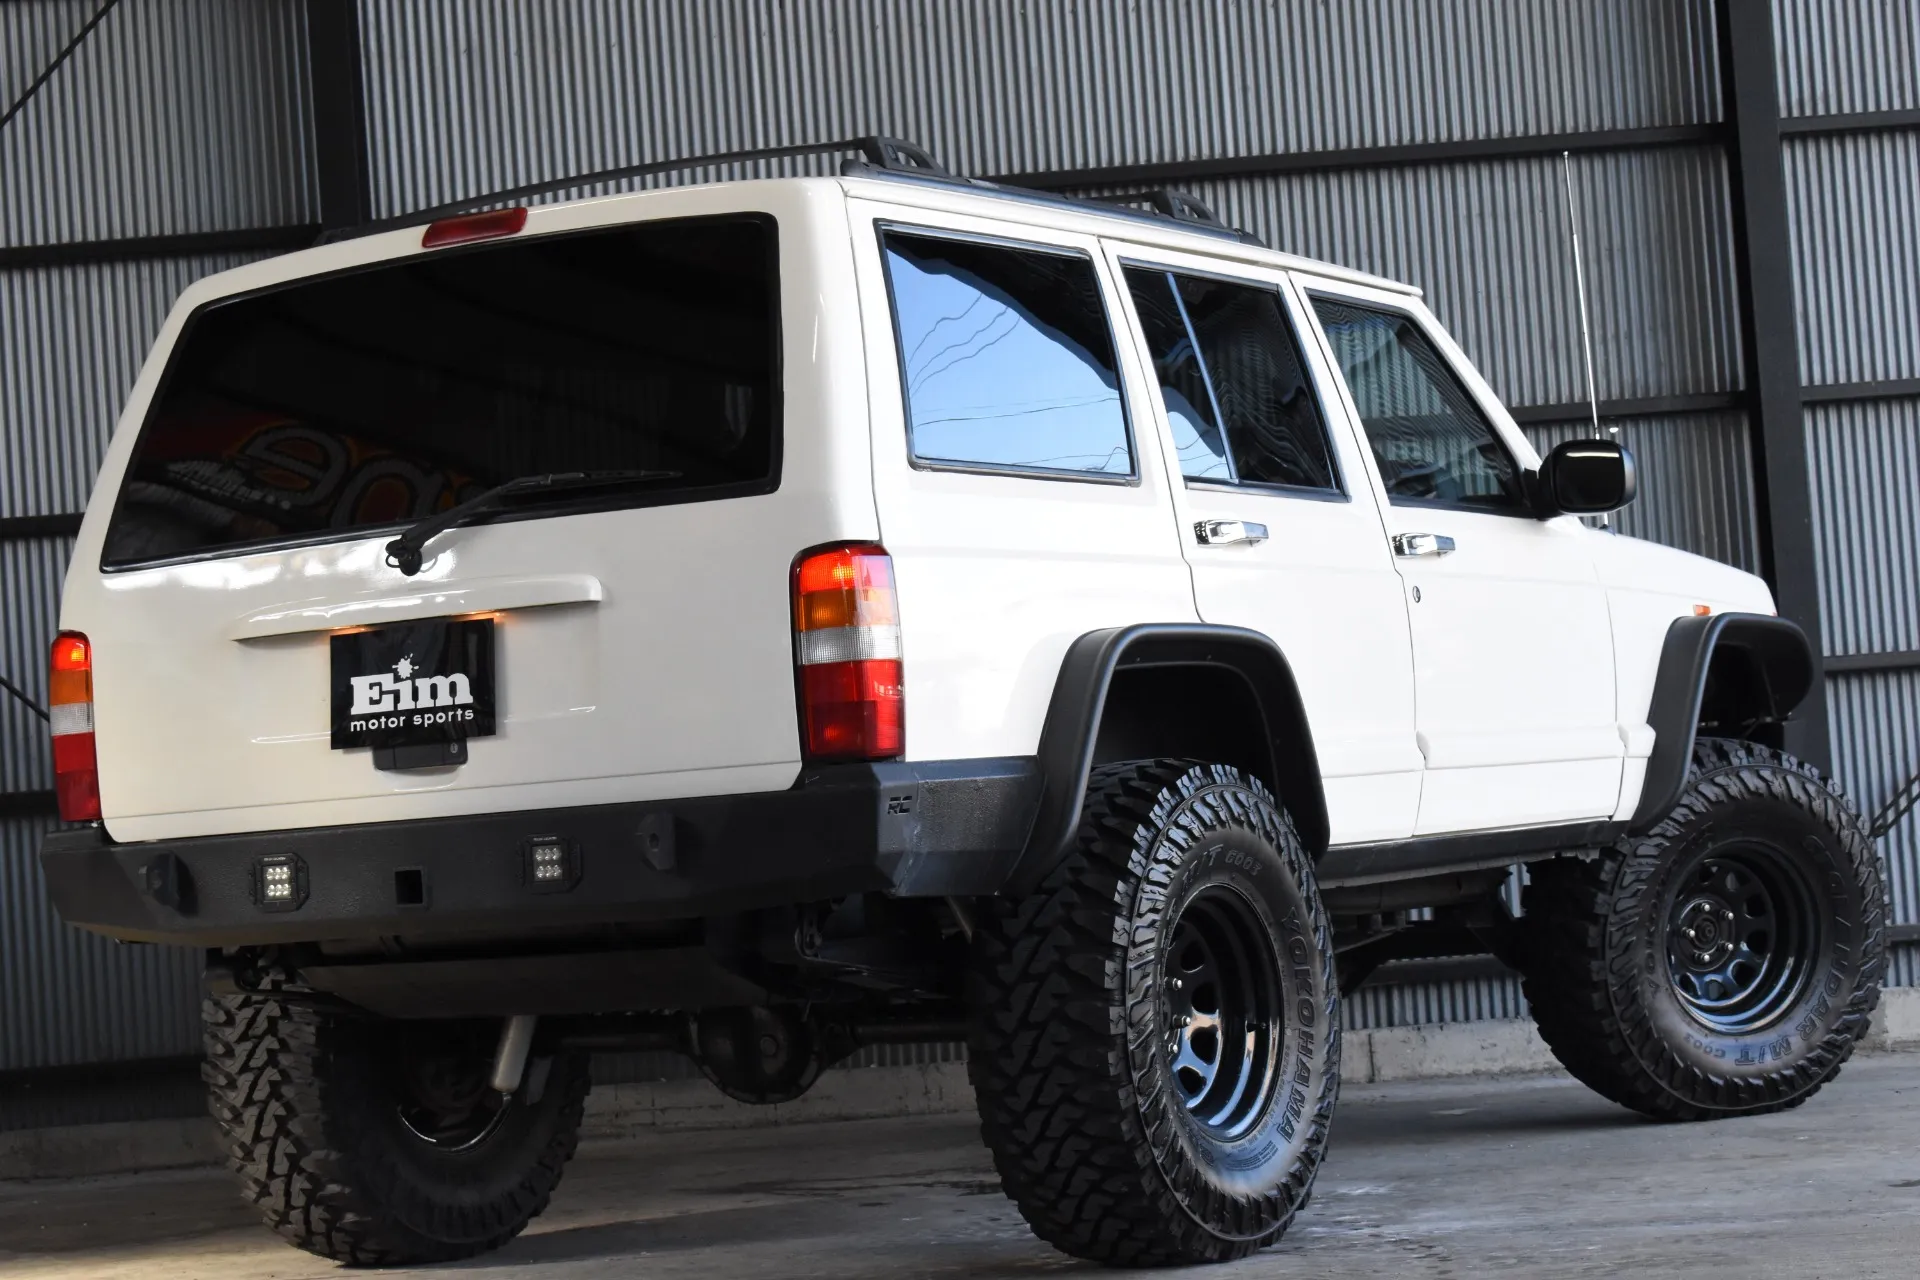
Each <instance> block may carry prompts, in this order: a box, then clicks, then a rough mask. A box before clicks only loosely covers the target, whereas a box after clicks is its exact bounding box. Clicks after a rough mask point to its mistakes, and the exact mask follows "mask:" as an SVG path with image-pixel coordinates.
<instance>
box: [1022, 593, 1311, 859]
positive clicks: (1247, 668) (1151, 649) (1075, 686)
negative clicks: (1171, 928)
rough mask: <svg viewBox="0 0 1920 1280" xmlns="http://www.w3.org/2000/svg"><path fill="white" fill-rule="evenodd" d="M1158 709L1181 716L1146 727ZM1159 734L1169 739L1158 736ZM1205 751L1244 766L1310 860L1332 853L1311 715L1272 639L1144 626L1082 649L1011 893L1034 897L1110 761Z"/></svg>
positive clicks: (1239, 631)
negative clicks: (1091, 778)
mask: <svg viewBox="0 0 1920 1280" xmlns="http://www.w3.org/2000/svg"><path fill="white" fill-rule="evenodd" d="M1236 691H1237V692H1238V693H1239V694H1241V695H1242V696H1241V697H1239V698H1237V699H1234V700H1232V701H1226V700H1224V699H1223V698H1222V699H1221V700H1217V701H1214V702H1211V703H1209V702H1207V701H1205V700H1204V698H1203V697H1200V696H1194V695H1204V694H1208V693H1211V694H1213V695H1215V696H1216V698H1221V696H1222V695H1231V694H1232V693H1234V692H1236ZM1182 694H1185V695H1188V696H1181V695H1182ZM1156 698H1159V699H1164V703H1163V704H1161V703H1156V702H1155V699H1156ZM1152 705H1167V706H1172V707H1175V708H1177V709H1176V710H1175V711H1174V713H1173V714H1172V715H1171V717H1170V718H1167V719H1159V718H1157V717H1156V719H1155V721H1153V722H1151V723H1143V722H1142V720H1141V715H1140V713H1141V711H1142V709H1143V708H1145V707H1147V706H1152ZM1156 725H1157V726H1158V727H1160V728H1162V729H1164V733H1155V732H1153V730H1154V728H1155V726H1156ZM1202 748H1210V749H1212V750H1213V751H1215V752H1219V753H1222V754H1224V756H1225V757H1227V758H1221V755H1220V754H1215V755H1209V756H1208V757H1207V758H1209V759H1210V760H1211V761H1212V762H1213V763H1219V764H1234V765H1238V766H1240V767H1242V768H1244V769H1246V770H1247V771H1248V772H1250V773H1252V774H1254V775H1256V776H1258V777H1260V778H1261V780H1262V781H1264V782H1266V783H1267V784H1268V785H1269V786H1271V787H1272V788H1273V789H1274V791H1275V793H1276V794H1277V795H1278V796H1280V798H1281V800H1282V802H1283V803H1284V804H1285V805H1286V807H1287V811H1288V813H1289V814H1290V816H1291V817H1292V818H1293V822H1294V827H1295V829H1296V830H1297V831H1298V832H1299V834H1300V838H1301V840H1302V841H1303V842H1304V843H1305V844H1306V846H1307V848H1308V850H1309V851H1310V852H1311V853H1312V855H1313V856H1314V857H1315V858H1318V857H1319V855H1320V854H1321V853H1323V852H1325V850H1326V847H1327V810H1326V799H1325V795H1324V793H1323V791H1322V789H1321V783H1320V765H1319V759H1318V757H1317V756H1316V754H1315V752H1314V747H1313V736H1312V732H1311V730H1310V727H1309V726H1308V723H1307V716H1306V708H1305V705H1304V703H1303V702H1302V701H1301V698H1300V689H1299V685H1298V683H1297V682H1296V681H1295V679H1294V676H1293V669H1292V667H1291V666H1290V665H1289V664H1288V662H1287V659H1286V656H1285V655H1284V654H1283V653H1281V651H1280V649H1279V646H1277V645H1275V644H1274V642H1273V641H1272V640H1271V639H1270V638H1268V637H1267V636H1264V635H1262V634H1260V633H1259V632H1257V631H1250V630H1246V629H1244V628H1240V627H1225V626H1207V625H1204V624H1190V623H1146V624H1138V625H1134V626H1128V627H1115V628H1110V629H1107V630H1102V631H1091V632H1088V633H1087V634H1085V635H1083V636H1081V637H1080V638H1079V639H1077V640H1075V641H1074V642H1073V644H1072V645H1070V646H1069V647H1068V649H1067V654H1066V657H1065V658H1064V659H1063V660H1062V662H1061V664H1060V674H1059V677H1058V678H1057V680H1056V681H1055V683H1054V690H1053V699H1052V701H1051V703H1050V704H1049V705H1048V708H1047V718H1046V722H1045V725H1044V727H1043V728H1042V730H1041V734H1040V751H1039V760H1040V770H1041V775H1042V778H1043V785H1042V791H1041V798H1040V806H1039V809H1038V812H1037V813H1036V815H1035V818H1034V823H1033V829H1032V832H1031V834H1030V835H1029V836H1028V839H1027V845H1026V849H1025V851H1024V852H1023V853H1022V854H1021V856H1020V859H1019V861H1018V862H1017V863H1016V864H1015V867H1014V870H1013V872H1012V874H1011V875H1010V876H1009V879H1008V886H1007V887H1008V888H1009V889H1010V890H1011V891H1013V892H1024V891H1025V890H1027V889H1030V888H1031V887H1032V886H1033V885H1034V884H1036V883H1037V882H1038V881H1039V879H1040V877H1041V876H1042V875H1044V874H1045V872H1046V870H1047V868H1048V867H1050V866H1052V865H1053V863H1054V861H1055V859H1057V858H1058V857H1060V856H1061V854H1062V853H1063V852H1064V851H1065V850H1066V849H1067V848H1068V846H1069V844H1070V843H1071V841H1072V840H1073V838H1074V833H1075V830H1076V828H1077V827H1078V825H1079V819H1080V808H1081V805H1082V804H1083V803H1084V801H1085V799H1086V789H1087V776H1088V774H1089V773H1091V772H1092V770H1093V768H1094V766H1095V765H1097V764H1102V763H1107V762H1108V760H1107V759H1106V758H1105V757H1108V756H1110V757H1111V758H1112V759H1115V760H1118V759H1134V758H1140V755H1141V754H1145V755H1194V754H1197V753H1198V752H1200V751H1201V749H1202ZM1130 753H1131V754H1130Z"/></svg>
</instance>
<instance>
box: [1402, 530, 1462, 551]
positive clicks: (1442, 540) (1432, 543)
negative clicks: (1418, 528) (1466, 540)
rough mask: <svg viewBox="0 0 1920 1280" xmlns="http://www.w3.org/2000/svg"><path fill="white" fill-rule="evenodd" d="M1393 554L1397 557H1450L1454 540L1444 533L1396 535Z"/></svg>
mask: <svg viewBox="0 0 1920 1280" xmlns="http://www.w3.org/2000/svg"><path fill="white" fill-rule="evenodd" d="M1393 554H1395V555H1397V556H1450V555H1452V554H1453V539H1452V538H1449V537H1448V536H1447V535H1446V534H1444V533H1396V534H1394V535H1393Z"/></svg>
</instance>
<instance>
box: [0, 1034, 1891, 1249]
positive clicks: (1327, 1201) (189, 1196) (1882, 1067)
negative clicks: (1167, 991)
mask: <svg viewBox="0 0 1920 1280" xmlns="http://www.w3.org/2000/svg"><path fill="white" fill-rule="evenodd" d="M1333 1144H1334V1145H1333V1154H1332V1157H1331V1160H1330V1162H1329V1164H1328V1166H1327V1168H1326V1170H1325V1172H1324V1173H1323V1175H1322V1177H1321V1179H1320V1184H1319V1189H1318V1192H1317V1194H1316V1196H1315V1199H1314V1203H1313V1204H1312V1206H1311V1207H1310V1208H1309V1209H1308V1210H1307V1212H1306V1213H1305V1214H1304V1215H1302V1217H1301V1219H1300V1220H1299V1222H1298V1223H1296V1224H1295V1226H1294V1228H1293V1230H1292V1232H1291V1233H1290V1234H1289V1235H1288V1236H1287V1238H1286V1239H1285V1240H1284V1241H1282V1242H1281V1244H1280V1245H1278V1246H1277V1247H1275V1248H1273V1249H1271V1250H1268V1251H1267V1252H1266V1253H1264V1254H1261V1255H1259V1256H1258V1257H1256V1258H1254V1259H1252V1260H1250V1261H1247V1262H1244V1263H1240V1264H1238V1265H1236V1266H1233V1267H1227V1268H1219V1269H1211V1270H1207V1271H1206V1272H1205V1274H1207V1275H1209V1276H1217V1277H1220V1278H1221V1280H1232V1278H1234V1277H1255V1276H1314V1277H1348V1276H1352V1277H1360V1276H1379V1275H1389V1274H1390V1275H1394V1276H1405V1277H1426V1276H1435V1277H1438V1276H1486V1275H1492V1276H1515V1277H1519V1276H1526V1277H1565V1276H1600V1275H1631V1276H1634V1277H1635V1280H1651V1278H1652V1277H1661V1276H1686V1277H1688V1280H1708V1278H1710V1277H1723V1276H1724V1277H1728V1278H1729V1280H1733V1278H1734V1277H1738V1280H1759V1278H1760V1277H1770V1276H1781V1277H1786V1276H1792V1277H1834V1278H1837V1277H1846V1278H1847V1280H1854V1278H1864V1277H1871V1276H1889V1277H1893V1276H1899V1277H1912V1276H1913V1275H1914V1274H1916V1268H1917V1265H1920V1264H1916V1262H1915V1258H1916V1257H1920V1055H1914V1054H1905V1055H1883V1056H1878V1057H1869V1058H1864V1059H1860V1060H1856V1062H1855V1063H1854V1064H1853V1065H1851V1066H1849V1067H1848V1068H1847V1071H1846V1074H1845V1075H1844V1076H1843V1077H1842V1079H1841V1080H1840V1081H1839V1082H1838V1083H1836V1084H1835V1085H1833V1086H1830V1087H1829V1088H1828V1089H1827V1090H1825V1091H1824V1092H1823V1093H1822V1094H1821V1095H1820V1097H1819V1098H1817V1099H1816V1100H1815V1101H1813V1102H1812V1103H1809V1104H1808V1105H1807V1106H1805V1107H1803V1108H1801V1109H1800V1110H1798V1111H1793V1112H1789V1113H1787V1114H1785V1115H1778V1116H1767V1117H1762V1118H1759V1119H1753V1120H1737V1121H1730V1122H1726V1123H1721V1124H1710V1125H1689V1126H1674V1127H1668V1126H1660V1125H1654V1124H1649V1123H1646V1122H1643V1121H1641V1120H1638V1119H1636V1118H1635V1117H1633V1116H1631V1115H1629V1114H1627V1113H1626V1112H1623V1111H1621V1110H1619V1109H1617V1108H1615V1107H1612V1106H1610V1105H1609V1104H1607V1103H1605V1102H1603V1101H1601V1100H1600V1099H1598V1098H1596V1097H1594V1096H1592V1095H1590V1094H1588V1093H1587V1092H1586V1091H1585V1090H1583V1089H1582V1088H1581V1087H1580V1086H1578V1085H1576V1084H1574V1083H1573V1082H1572V1081H1570V1080H1568V1079H1566V1078H1564V1077H1537V1078H1526V1079H1517V1080H1469V1081H1444V1082H1423V1083H1417V1084H1398V1085H1369V1086H1362V1087H1357V1088H1350V1089H1349V1090H1348V1091H1347V1094H1346V1096H1345V1097H1344V1098H1342V1100H1341V1107H1340V1112H1339V1115H1338V1117H1337V1119H1336V1121H1335V1126H1334V1139H1333ZM432 1270H433V1271H434V1272H435V1273H441V1272H474V1273H477V1274H479V1275H482V1276H489V1277H501V1278H502V1280H506V1278H508V1277H535V1276H537V1277H540V1278H541V1280H580V1278H585V1277H614V1276H619V1277H629V1276H635V1277H638V1276H644V1277H648V1278H649V1280H652V1278H654V1277H660V1278H663V1280H664V1278H667V1277H700V1280H727V1278H730V1277H748V1276H753V1277H759V1276H769V1277H772V1276H778V1277H801V1276H821V1277H833V1278H834V1280H861V1278H863V1277H875V1278H876V1280H877V1278H879V1277H899V1276H943V1277H1014V1276H1025V1275H1030V1274H1033V1273H1036V1272H1049V1271H1065V1272H1073V1271H1080V1272H1082V1273H1084V1274H1086V1275H1088V1276H1093V1275H1097V1274H1100V1273H1099V1272H1098V1271H1097V1269H1095V1268H1090V1267H1085V1266H1082V1265H1081V1264H1078V1263H1075V1262H1072V1261H1070V1260H1069V1259H1066V1258H1063V1257H1061V1256H1060V1255H1058V1254H1055V1253H1053V1252H1052V1251H1051V1250H1049V1249H1047V1248H1046V1247H1045V1246H1043V1245H1041V1244H1040V1243H1039V1242H1037V1241H1036V1240H1034V1239H1033V1238H1032V1237H1031V1236H1030V1235H1028V1234H1027V1232H1026V1230H1025V1227H1024V1226H1023V1224H1022V1223H1021V1221H1020V1219H1019V1216H1018V1215H1017V1214H1016V1213H1015V1212H1014V1211H1013V1209H1012V1207H1011V1206H1010V1205H1009V1204H1008V1203H1007V1202H1006V1201H1005V1200H1004V1199H1003V1198H1002V1197H1001V1196H1000V1193H999V1188H998V1185H997V1184H996V1183H995V1181H994V1179H993V1176H992V1173H991V1171H990V1169H989V1166H988V1162H987V1157H986V1154H985V1152H984V1151H982V1150H981V1148H980V1147H979V1145H978V1143H977V1141H976V1138H975V1133H974V1129H973V1125H972V1122H971V1120H970V1119H969V1118H967V1117H961V1116H951V1117H934V1118H922V1119H914V1120H876V1121H859V1122H852V1123H843V1124H821V1125H807V1126H796V1127H792V1128H787V1129H779V1130H748V1131H739V1132H731V1133H681V1134H672V1135H663V1136H661V1137H658V1138H649V1139H646V1140H643V1141H638V1142H629V1143H623V1144H620V1145H618V1146H603V1147H600V1148H599V1149H595V1150H589V1151H588V1152H586V1153H585V1154H583V1155H582V1156H581V1157H580V1158H579V1159H578V1160H576V1161H575V1163H574V1165H573V1167H572V1169H571V1170H570V1171H569V1174H568V1177H567V1180H566V1182H565V1184H564V1185H563V1186H562V1187H561V1190H560V1194H559V1196H558V1198H557V1200H556V1202H555V1204H554V1206H553V1208H552V1210H551V1211H549V1212H548V1214H547V1215H546V1216H545V1217H544V1218H542V1219H541V1220H539V1221H538V1222H536V1223H535V1224H534V1226H533V1228H532V1230H531V1231H529V1233H528V1234H527V1235H526V1236H524V1237H522V1238H521V1239H520V1240H519V1241H517V1242H515V1243H514V1244H513V1245H511V1246H509V1247H508V1248H507V1249H505V1250H504V1251H502V1252H500V1253H498V1254H495V1255H493V1256H491V1257H488V1258H483V1259H478V1260H475V1261H473V1262H470V1263H465V1264H461V1265H458V1266H453V1267H446V1268H435V1269H432ZM329 1274H338V1269H337V1268H335V1267H333V1266H332V1265H330V1264H328V1263H325V1262H322V1261H320V1260H319V1259H316V1258H312V1257H309V1256H308V1255H306V1254H303V1253H299V1252H296V1251H294V1250H291V1249H288V1248H286V1247H285V1246H283V1245H281V1244H279V1243H278V1242H277V1241H276V1240H274V1239H273V1238H272V1237H270V1236H268V1235H267V1234H266V1233H265V1232H264V1231H261V1230H259V1229H258V1228H255V1227H254V1226H252V1225H251V1223H250V1221H249V1217H248V1214H247V1213H246V1212H245V1211H244V1210H242V1208H241V1207H240V1206H239V1205H238V1204H237V1203H236V1202H235V1200H234V1198H233V1196H232V1195H231V1192H230V1190H229V1187H228V1183H227V1181H226V1177H225V1175H224V1173H222V1172H220V1171H216V1170H207V1169H200V1170H185V1171H179V1172H167V1173H148V1174H138V1175H128V1176H124V1177H115V1178H93V1179H82V1180H76V1181H72V1182H42V1183H13V1184H4V1185H0V1275H5V1276H8V1277H22V1278H24V1277H54V1276H60V1277H82V1276H84V1277H87V1278H88V1280H203V1278H217V1280H267V1278H269V1277H271V1278H274V1280H294V1278H296V1277H310V1276H321V1275H329Z"/></svg>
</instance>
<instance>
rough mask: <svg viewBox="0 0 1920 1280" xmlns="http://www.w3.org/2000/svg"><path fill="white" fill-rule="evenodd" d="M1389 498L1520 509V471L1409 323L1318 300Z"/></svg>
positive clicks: (1450, 371)
mask: <svg viewBox="0 0 1920 1280" xmlns="http://www.w3.org/2000/svg"><path fill="white" fill-rule="evenodd" d="M1313 307H1314V310H1315V311H1316V312H1317V313H1318V314H1319V316H1320V324H1321V326H1322V327H1323V328H1324V329H1325V330H1326V334H1327V341H1328V343H1329V345H1331V346H1332V348H1333V354H1334V358H1335V359H1336V360H1337V361H1339V364H1340V371H1341V373H1342V374H1343V375H1345V377H1346V380H1347V389H1348V391H1350V392H1351V393H1352V395H1353V403H1354V407H1355V408H1356V409H1357V410H1359V413H1360V421H1361V423H1362V425H1364V426H1365V428H1366V432H1367V443H1368V444H1369V445H1370V446H1372V448H1373V456H1374V460H1375V462H1377V463H1378V464H1379V467H1380V479H1381V482H1382V483H1383V484H1385V485H1386V489H1387V494H1388V496H1389V497H1391V498H1393V499H1394V500H1395V501H1398V502H1416V503H1422V502H1430V503H1439V504H1444V505H1449V506H1468V507H1486V508H1494V509H1507V508H1522V507H1524V506H1525V505H1526V499H1525V494H1524V492H1523V489H1522V482H1521V478H1520V468H1519V466H1518V465H1517V464H1516V463H1515V462H1514V460H1513V455H1512V454H1510V453H1508V452H1507V448H1506V446H1505V445H1503V444H1502V443H1501V442H1500V437H1499V436H1498V435H1497V434H1496V433H1495V432H1494V429H1493V424H1492V423H1490V422H1488V421H1487V417H1486V415H1485V414H1483V413H1482V412H1480V407H1479V406H1478V405H1477V404H1475V403H1474V400H1473V397H1472V396H1471V395H1469V394H1468V393H1467V389H1466V387H1465V386H1464V385H1462V384H1461V382H1460V377H1459V375H1458V374H1456V373H1455V372H1454V371H1453V369H1452V368H1451V367H1450V366H1449V365H1448V364H1447V362H1446V359H1445V358H1444V357H1443V356H1442V355H1441V354H1440V352H1439V350H1438V349H1437V348H1435V347H1434V345H1433V342H1432V340H1431V339H1429V338H1428V337H1427V335H1426V334H1425V333H1423V332H1421V330H1420V327H1419V325H1418V324H1416V323H1415V322H1414V320H1413V318H1412V317H1411V316H1408V315H1404V314H1401V313H1400V312H1395V311H1383V310H1378V309H1376V308H1373V307H1362V306H1357V305H1355V304H1353V303H1350V302H1346V301H1338V300H1335V299H1332V298H1315V299H1314V302H1313Z"/></svg>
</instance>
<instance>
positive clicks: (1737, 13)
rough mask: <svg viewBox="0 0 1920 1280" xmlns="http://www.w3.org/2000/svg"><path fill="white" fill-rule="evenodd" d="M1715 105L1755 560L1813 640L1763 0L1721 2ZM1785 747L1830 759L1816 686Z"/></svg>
mask: <svg viewBox="0 0 1920 1280" xmlns="http://www.w3.org/2000/svg"><path fill="white" fill-rule="evenodd" d="M1715 26H1716V28H1717V30H1716V34H1717V36H1718V39H1719V46H1720V75H1721V105H1722V113H1723V114H1724V116H1725V118H1726V123H1727V128H1728V130H1729V133H1730V136H1729V139H1728V144H1727V169H1728V178H1729V187H1730V195H1731V199H1732V206H1733V207H1732V213H1733V266H1734V275H1735V284H1736V288H1737V292H1738V294H1739V298H1740V336H1741V346H1742V348H1743V353H1742V354H1743V355H1744V357H1745V363H1746V370H1745V372H1746V384H1747V393H1748V396H1749V405H1750V413H1751V419H1750V421H1751V423H1752V428H1751V436H1752V443H1753V455H1754V468H1755V472H1756V474H1755V476H1754V500H1755V501H1754V506H1755V509H1756V511H1757V513H1758V515H1759V523H1760V567H1761V572H1762V573H1763V574H1765V575H1766V578H1767V581H1768V582H1769V583H1770V584H1771V585H1772V587H1773V595H1774V600H1775V601H1776V603H1777V604H1778V606H1779V609H1780V613H1781V615H1782V616H1784V617H1787V618H1791V619H1793V620H1794V621H1795V622H1797V623H1799V624H1800V626H1801V628H1802V629H1804V630H1805V631H1806V633H1807V635H1808V636H1809V637H1810V638H1811V639H1812V640H1813V642H1814V643H1815V644H1816V645H1817V644H1819V643H1820V637H1821V634H1822V632H1821V628H1820V579H1819V571H1818V562H1817V560H1816V558H1815V554H1814V542H1813V494H1812V490H1811V487H1810V478H1809V475H1808V468H1807V439H1806V424H1805V421H1804V418H1803V416H1802V413H1801V404H1800V349H1799V337H1798V333H1797V328H1796V320H1795V310H1794V297H1793V244H1792V239H1791V237H1790V236H1789V234H1788V227H1787V188H1786V176H1785V173H1784V170H1783V167H1782V164H1781V151H1780V99H1779V94H1778V91H1777V89H1776V87H1775V76H1776V71H1775V65H1774V50H1773V16H1772V11H1771V7H1770V0H1720V3H1719V5H1718V6H1717V9H1716V13H1715ZM1787 746H1788V749H1789V750H1791V751H1792V752H1793V753H1794V754H1795V755H1797V756H1799V757H1800V758H1801V759H1803V760H1806V761H1809V762H1810V763H1813V764H1816V765H1818V766H1820V767H1821V768H1823V769H1824V768H1828V767H1830V765H1831V763H1832V745H1831V742H1830V740H1829V737H1828V729H1827V700H1826V691H1825V688H1824V686H1820V687H1816V688H1815V689H1814V691H1813V692H1812V694H1810V695H1809V696H1808V698H1807V701H1806V703H1805V704H1804V706H1803V707H1802V708H1801V710H1800V711H1799V713H1798V715H1797V718H1796V719H1795V720H1794V722H1793V723H1792V724H1790V725H1789V726H1788V729H1787Z"/></svg>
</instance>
